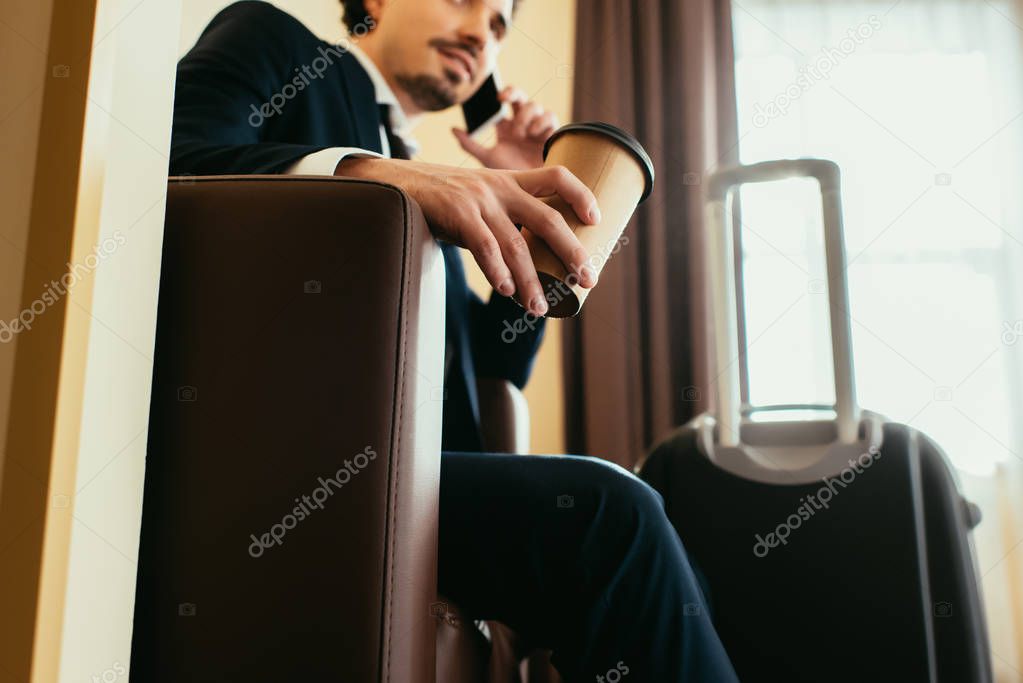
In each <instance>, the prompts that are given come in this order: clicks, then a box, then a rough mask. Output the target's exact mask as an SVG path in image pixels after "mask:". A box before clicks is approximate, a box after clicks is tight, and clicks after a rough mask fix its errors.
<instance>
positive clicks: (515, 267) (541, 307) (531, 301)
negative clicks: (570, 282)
mask: <svg viewBox="0 0 1023 683" xmlns="http://www.w3.org/2000/svg"><path fill="white" fill-rule="evenodd" d="M484 218H485V219H486V221H487V223H488V224H489V225H490V227H491V229H493V231H494V236H495V237H496V238H497V241H498V242H499V243H500V245H501V252H502V254H503V255H504V262H505V264H507V266H508V268H509V269H510V270H511V272H512V277H514V278H515V291H516V292H518V294H519V301H520V302H522V304H523V305H524V306H526V308H528V309H529V311H530V312H531V313H532V314H533V315H536V316H541V315H544V314H546V313H547V300H546V298H545V297H544V293H543V288H542V287H541V286H540V279H539V277H537V274H536V266H535V265H533V259H532V257H531V256H530V255H529V245H528V244H526V240H525V239H524V238H523V237H522V234H521V233H520V232H519V231H518V229H517V228H516V227H515V225H514V224H513V223H512V222H511V219H510V218H508V215H507V214H506V213H505V212H504V211H502V210H495V211H493V212H492V213H487V214H485V215H484ZM503 293H504V292H502V294H503Z"/></svg>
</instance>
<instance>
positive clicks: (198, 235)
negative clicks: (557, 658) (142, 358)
mask: <svg viewBox="0 0 1023 683" xmlns="http://www.w3.org/2000/svg"><path fill="white" fill-rule="evenodd" d="M443 347H444V263H443V258H442V257H441V254H440V250H439V249H438V247H437V245H436V243H435V242H434V240H433V239H432V237H431V235H430V231H429V229H428V227H427V225H426V221H425V218H424V217H423V213H422V211H421V210H420V208H419V207H418V205H417V204H416V203H415V202H414V201H412V200H411V199H410V198H409V197H408V196H407V195H405V194H404V193H403V192H401V191H400V190H399V189H398V188H395V187H393V186H389V185H384V184H381V183H375V182H368V181H362V180H355V179H347V178H296V177H288V176H240V177H227V176H220V177H209V178H177V179H171V182H170V186H169V194H168V205H167V221H166V227H165V235H164V256H163V265H162V276H161V284H160V304H159V316H158V324H157V342H156V350H155V359H154V360H155V362H154V375H153V395H152V407H151V417H150V431H149V446H148V456H147V465H146V486H145V498H144V504H143V523H142V539H141V546H140V553H139V557H140V562H139V572H138V587H137V597H136V608H135V630H134V637H133V644H132V667H131V672H132V678H133V680H136V681H145V682H146V683H152V682H158V681H174V682H176V683H180V682H181V681H236V680H237V681H240V680H245V681H253V682H256V681H282V680H303V679H304V680H324V681H326V680H336V681H345V682H346V683H348V682H351V683H374V682H383V681H388V682H390V683H432V682H433V681H434V680H437V681H440V682H442V683H460V682H461V681H465V682H466V683H482V682H484V681H489V682H491V683H500V682H505V681H507V682H509V683H510V682H512V681H517V680H524V679H521V678H519V675H520V671H521V672H525V671H527V670H533V671H535V672H537V673H534V674H530V675H529V681H530V683H541V682H542V681H546V680H553V679H550V678H548V677H547V672H548V671H549V666H547V665H546V664H545V663H544V660H543V658H542V656H541V657H540V658H539V659H537V658H535V657H534V658H532V660H531V661H530V659H529V657H528V654H529V653H528V652H527V650H528V648H524V647H522V646H521V645H520V644H519V641H518V640H517V639H516V638H514V636H513V635H512V634H511V633H510V631H508V629H506V628H505V627H503V626H501V625H499V624H488V625H487V626H486V627H482V628H481V627H480V626H479V625H477V624H475V623H473V622H472V621H469V620H467V619H465V618H464V617H462V615H461V614H460V612H459V610H458V608H457V606H455V605H451V604H450V603H449V602H448V601H446V600H445V599H444V598H443V597H439V596H437V594H436V586H437V575H436V572H437V519H438V494H439V486H438V483H439V475H440V425H441V406H442V402H441V399H442V393H441V386H442V374H441V372H442V367H443ZM480 389H481V416H482V419H483V422H484V431H485V433H486V438H487V446H488V448H490V449H492V450H495V451H507V452H524V451H525V450H526V448H527V445H528V442H527V440H528V422H527V420H528V417H527V415H528V412H527V411H526V409H525V401H524V399H523V398H522V396H521V394H519V393H518V391H517V390H516V389H515V388H514V387H513V386H512V385H510V384H509V383H507V382H503V381H497V380H481V382H480ZM438 624H439V628H438ZM484 631H489V637H487V636H486V635H484ZM438 653H439V654H438ZM540 672H543V673H542V674H541V673H540Z"/></svg>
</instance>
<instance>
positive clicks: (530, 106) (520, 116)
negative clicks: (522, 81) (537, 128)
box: [514, 102, 543, 138]
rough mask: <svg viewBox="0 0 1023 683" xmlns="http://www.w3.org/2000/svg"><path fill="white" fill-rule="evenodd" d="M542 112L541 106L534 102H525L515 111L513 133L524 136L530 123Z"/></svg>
mask: <svg viewBox="0 0 1023 683" xmlns="http://www.w3.org/2000/svg"><path fill="white" fill-rule="evenodd" d="M542 113H543V108H542V107H541V106H540V105H539V104H537V103H536V102H527V103H525V104H523V105H522V107H520V108H519V110H518V111H517V112H516V113H515V119H514V121H515V129H514V130H515V135H516V136H517V137H520V138H524V137H526V135H527V131H528V129H529V126H530V124H532V123H533V120H534V119H536V118H538V117H539V116H540V115H541V114H542Z"/></svg>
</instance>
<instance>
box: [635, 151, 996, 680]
mask: <svg viewBox="0 0 1023 683" xmlns="http://www.w3.org/2000/svg"><path fill="white" fill-rule="evenodd" d="M799 176H807V177H813V178H816V179H817V180H818V182H819V184H820V188H821V192H822V196H823V209H824V211H823V213H824V228H825V250H826V256H827V266H828V300H829V305H830V320H831V338H832V351H833V354H834V369H835V396H836V401H835V405H834V406H826V407H825V406H799V408H802V409H805V410H808V411H810V413H811V414H813V415H814V419H800V420H787V421H786V420H770V419H763V416H765V415H770V414H772V413H771V412H770V411H772V410H776V409H777V408H778V407H775V408H764V407H757V408H750V407H749V406H748V405H746V401H747V400H748V399H747V397H748V388H747V387H746V381H747V380H746V377H747V376H748V373H747V372H746V370H745V367H744V365H743V362H744V360H745V355H744V354H742V355H740V353H739V335H738V333H737V331H738V330H739V329H740V327H739V315H740V313H739V310H741V307H740V306H738V305H737V297H736V290H735V280H736V278H735V268H734V257H733V254H734V252H733V235H732V229H731V226H730V224H729V225H726V220H725V219H726V211H725V206H726V202H727V201H728V200H729V199H730V198H731V192H732V191H733V190H734V189H735V188H737V187H738V186H740V185H742V184H744V183H749V182H763V181H770V180H779V179H782V178H787V177H799ZM707 188H708V196H707V219H708V220H707V225H708V231H709V232H708V235H707V238H708V239H707V242H708V265H709V268H710V272H711V277H712V281H711V296H712V304H711V310H712V315H713V318H714V326H713V329H714V335H715V338H714V348H715V352H716V353H715V356H716V359H717V360H716V361H715V368H714V372H713V373H712V376H713V377H716V378H717V382H716V383H717V389H718V390H717V391H716V400H715V403H714V405H713V409H712V411H711V412H712V414H704V415H701V416H698V417H697V418H695V419H694V420H693V421H691V422H690V423H689V424H687V425H685V426H683V427H681V428H680V429H678V430H677V431H676V432H675V433H674V434H673V435H672V436H671V437H669V438H668V439H667V440H666V441H665V442H663V443H661V444H660V445H659V446H657V447H656V448H655V449H654V450H653V451H652V452H651V453H650V454H649V456H648V457H647V458H646V459H645V460H644V462H643V463H642V464H641V468H640V476H641V477H642V478H643V479H644V480H646V481H647V482H648V483H650V484H651V485H652V486H653V487H654V488H656V489H657V490H658V491H659V492H660V493H661V495H662V496H663V498H664V502H665V507H666V509H667V513H668V516H669V518H670V519H671V521H672V523H673V524H674V525H675V528H676V529H677V530H678V533H679V535H680V536H681V538H682V541H683V543H684V545H685V546H686V549H687V551H688V552H689V554H690V556H691V557H692V558H693V560H694V561H695V563H696V564H697V565H698V566H699V567H700V568H701V569H702V571H703V573H704V574H705V575H706V577H707V583H708V585H709V588H710V600H711V610H712V612H713V616H714V621H715V624H716V625H717V629H718V632H719V634H720V636H721V639H722V641H723V643H724V645H725V647H726V649H727V650H728V653H729V655H730V656H731V658H732V661H733V663H734V665H735V668H736V671H737V672H738V674H739V678H740V680H742V681H743V682H744V683H759V682H772V683H773V682H776V681H785V682H790V683H796V682H802V681H806V682H811V681H812V682H813V683H818V682H820V683H824V682H827V683H844V682H846V681H848V682H849V683H854V682H855V683H879V682H882V681H892V682H893V683H894V682H898V683H918V682H920V683H923V682H929V683H935V682H939V683H987V682H990V681H991V680H992V669H991V663H990V655H989V650H988V640H987V632H986V626H985V621H984V614H983V608H982V603H981V597H980V592H979V585H978V577H977V572H976V568H975V562H974V555H973V551H972V545H971V540H970V535H969V531H970V529H971V528H972V527H973V526H974V525H975V524H976V523H977V522H978V521H979V513H978V511H977V509H976V507H974V506H972V505H970V504H968V503H967V502H966V501H965V500H964V499H963V498H962V497H961V496H960V494H959V491H958V488H957V485H956V482H955V480H954V478H953V473H952V470H951V469H950V467H949V465H948V463H947V461H946V459H945V456H944V454H943V453H942V452H941V450H940V449H939V448H938V446H936V445H935V444H934V443H933V442H932V441H931V440H930V439H928V438H927V436H925V435H924V434H921V433H920V432H918V431H916V430H914V429H912V428H911V427H908V426H906V425H902V424H896V423H892V422H888V421H885V420H884V419H883V418H882V417H881V416H879V415H877V414H874V413H870V412H868V411H860V410H859V408H858V407H857V404H856V393H855V386H854V381H853V378H854V374H853V363H852V348H851V333H850V329H849V317H848V313H847V311H848V303H847V302H848V292H847V289H848V286H847V283H846V277H845V253H844V244H843V233H842V213H841V198H840V190H839V172H838V167H837V166H836V165H835V164H834V163H832V162H829V161H823V160H816V159H800V160H782V161H771V162H765V163H761V164H755V165H752V166H740V167H735V168H731V169H726V170H723V171H720V172H718V173H716V174H714V175H713V176H711V177H710V178H709V179H708V184H707ZM781 408H786V409H790V408H794V406H784V407H781Z"/></svg>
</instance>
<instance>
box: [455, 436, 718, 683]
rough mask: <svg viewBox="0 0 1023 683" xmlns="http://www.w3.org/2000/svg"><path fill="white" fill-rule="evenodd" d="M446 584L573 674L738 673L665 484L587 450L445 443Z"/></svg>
mask: <svg viewBox="0 0 1023 683" xmlns="http://www.w3.org/2000/svg"><path fill="white" fill-rule="evenodd" d="M441 462H442V465H441V500H440V578H439V582H440V586H439V588H440V592H441V593H442V594H444V595H445V596H447V597H448V598H450V599H451V600H453V601H454V602H455V603H456V604H458V605H459V607H461V608H462V609H463V610H464V611H465V612H466V613H467V614H468V615H470V616H471V617H472V618H475V619H488V620H495V621H500V622H503V623H505V624H507V625H508V626H510V627H512V628H513V629H515V630H516V631H518V632H519V633H520V634H521V635H522V636H523V637H525V638H528V639H529V640H530V642H532V643H535V644H536V645H537V646H539V647H542V648H545V649H551V650H553V652H554V654H553V657H552V662H553V663H554V665H555V667H556V668H557V669H558V671H559V673H561V675H562V677H563V678H564V679H565V680H566V682H567V683H577V682H578V683H581V682H583V681H587V682H590V681H596V682H597V683H602V682H605V681H608V682H610V683H617V682H618V681H624V682H625V683H628V681H635V682H636V683H640V682H641V681H642V682H646V681H650V682H656V683H734V682H736V681H737V679H736V676H735V672H734V670H733V669H732V665H731V663H730V662H729V660H728V656H727V655H726V654H725V651H724V648H723V647H722V645H721V642H720V640H719V639H718V636H717V633H715V631H714V627H713V625H712V624H711V621H710V616H709V614H708V609H707V603H706V600H705V599H704V594H703V591H702V589H701V586H700V583H699V582H698V581H697V578H696V576H695V574H694V572H693V569H692V567H691V566H690V563H689V561H688V559H687V557H686V552H685V549H684V548H683V547H682V543H681V541H679V538H678V535H677V534H676V533H675V530H674V528H673V527H672V526H671V523H670V522H669V521H668V519H667V517H665V514H664V506H663V501H662V500H661V497H660V495H659V494H658V493H657V492H656V491H654V490H653V489H652V488H650V487H649V486H648V485H647V484H645V483H644V482H642V481H640V480H639V479H638V478H636V477H635V476H633V475H632V474H630V473H628V472H627V471H625V470H624V469H622V468H620V467H617V466H616V465H613V464H610V463H607V462H605V461H602V460H597V459H593V458H585V457H578V456H515V455H492V454H484V453H444V455H443V456H442V461H441Z"/></svg>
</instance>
